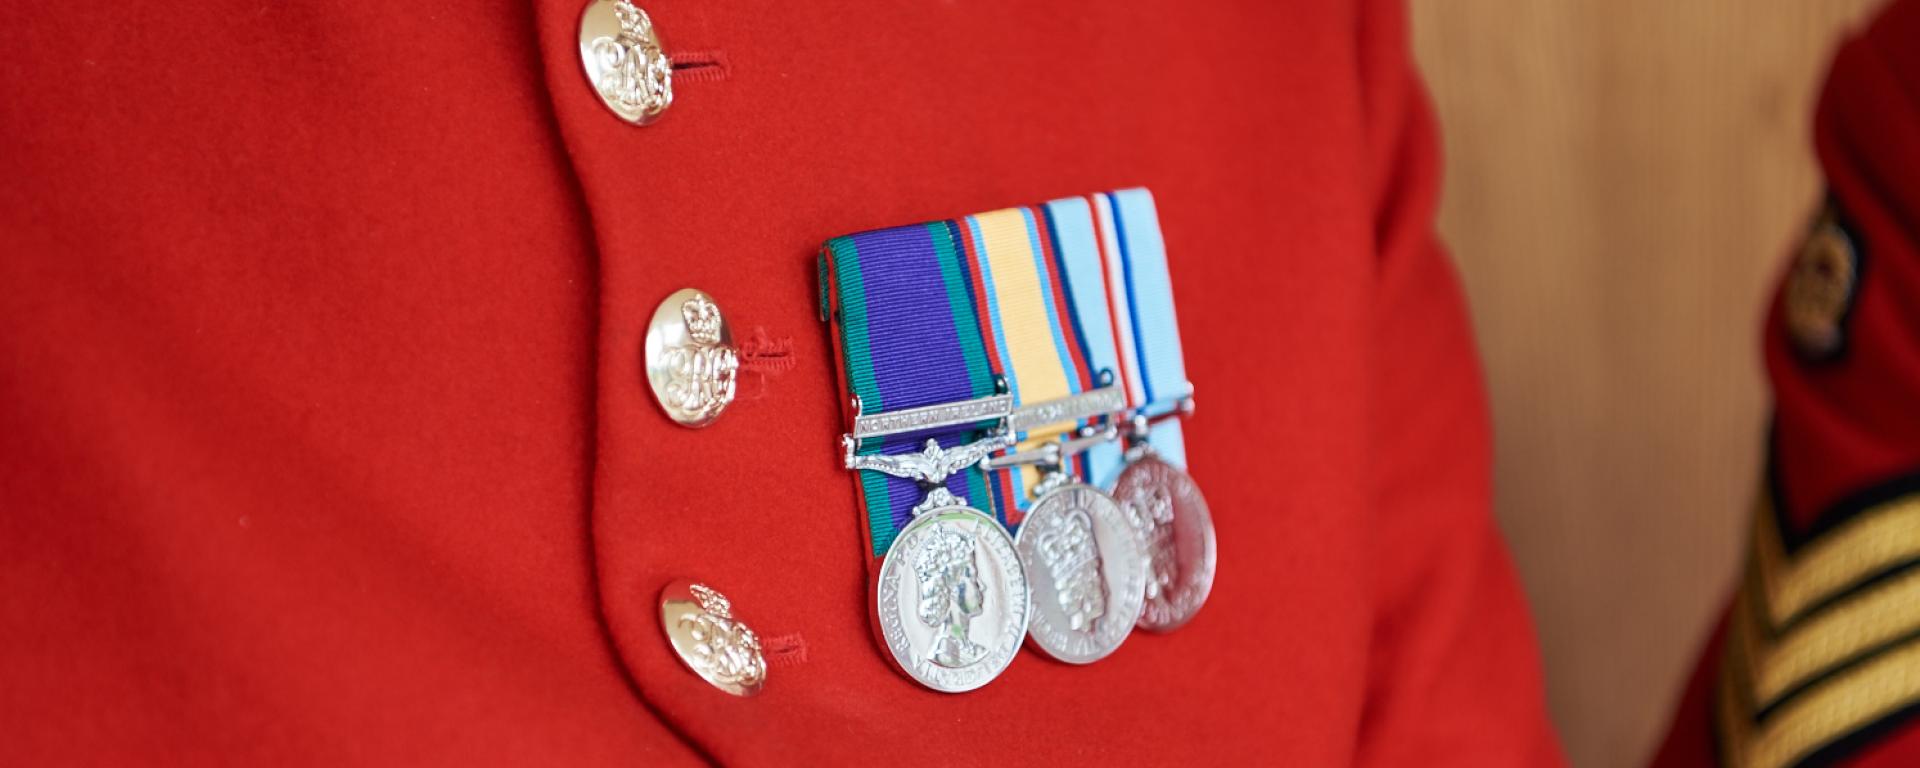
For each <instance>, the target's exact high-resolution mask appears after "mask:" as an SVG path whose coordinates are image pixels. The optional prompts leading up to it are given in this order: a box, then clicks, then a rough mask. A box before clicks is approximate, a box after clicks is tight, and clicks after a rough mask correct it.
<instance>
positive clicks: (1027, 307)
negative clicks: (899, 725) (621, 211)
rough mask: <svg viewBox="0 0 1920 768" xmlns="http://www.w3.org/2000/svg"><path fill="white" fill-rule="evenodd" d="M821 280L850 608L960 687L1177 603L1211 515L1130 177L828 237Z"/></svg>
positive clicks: (1068, 655)
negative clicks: (1024, 203)
mask: <svg viewBox="0 0 1920 768" xmlns="http://www.w3.org/2000/svg"><path fill="white" fill-rule="evenodd" d="M821 278H822V280H821V283H822V308H823V315H824V317H825V318H826V319H827V320H828V322H829V323H830V324H831V326H832V333H833V336H834V341H835V345H834V346H835V352H836V356H837V358H838V363H839V366H838V368H839V370H840V372H841V376H842V379H841V383H842V385H843V391H844V392H845V393H846V395H847V403H848V422H849V431H848V433H847V434H845V435H844V436H843V437H842V438H841V442H842V447H843V449H844V452H845V461H846V467H847V469H849V470H851V471H852V472H853V473H854V477H855V482H856V486H857V490H858V493H857V496H858V498H859V501H860V506H861V512H862V515H863V517H864V519H865V521H866V526H865V530H866V532H867V543H868V546H869V552H868V554H869V555H870V556H872V557H877V558H880V560H879V563H878V566H877V568H876V569H875V570H876V571H877V575H876V577H875V580H874V585H873V602H872V608H873V613H874V615H873V623H874V628H875V632H876V634H877V635H878V637H879V639H880V642H881V644H882V645H883V646H885V647H886V648H887V650H888V652H889V655H890V656H891V658H892V660H893V661H894V663H895V664H896V665H897V666H898V667H899V668H900V669H901V670H902V671H903V672H905V673H906V674H907V675H908V676H909V677H911V678H912V679H914V680H915V681H917V682H919V683H921V684H922V685H925V686H927V687H929V688H932V689H935V690H939V691H946V692H962V691H969V690H973V689H975V688H979V687H980V686H982V685H985V684H987V683H988V682H991V681H992V680H993V679H994V678H995V677H997V676H999V674H1000V673H1001V672H1002V671H1003V670H1005V669H1006V667H1007V665H1008V664H1010V663H1012V661H1013V657H1014V656H1015V655H1016V654H1017V653H1018V651H1019V649H1020V646H1021V644H1022V643H1023V642H1029V643H1030V644H1031V645H1033V646H1034V647H1035V648H1037V649H1038V650H1039V651H1041V652H1042V653H1045V654H1047V655H1048V656H1050V657H1052V658H1054V659H1057V660H1059V661H1062V662H1067V663H1072V664H1088V663H1092V662H1095V661H1098V660H1100V659H1102V658H1105V657H1106V656H1107V655H1109V654H1111V653H1113V652H1114V650H1116V649H1117V648H1119V646H1120V644H1121V643H1122V642H1123V641H1124V640H1126V638H1127V636H1128V635H1130V634H1131V633H1132V631H1133V630H1134V629H1135V628H1136V627H1138V628H1141V629H1146V630H1150V631H1156V632H1164V631H1169V630H1172V629H1174V628H1177V627H1179V626H1180V625H1181V624H1184V623H1185V622H1186V621H1187V620H1188V619H1190V618H1192V617H1193V615H1194V613H1195V612H1197V611H1198V610H1199V609H1200V606H1201V604H1202V603H1204V602H1205V601H1206V598H1207V593H1208V591H1209V590H1210V589H1211V588H1212V584H1213V572H1214V561H1215V557H1216V555H1215V545H1214V532H1213V523H1212V520H1211V517H1210V515H1209V512H1208V510H1207V505H1206V501H1205V499H1204V498H1203V497H1202V496H1201V494H1200V491H1199V488H1198V487H1197V486H1196V485H1194V483H1193V480H1192V479H1191V478H1190V477H1188V476H1187V474H1186V472H1185V471H1183V470H1182V467H1183V466H1184V465H1185V463H1186V461H1185V450H1184V444H1183V440H1182V436H1181V431H1180V418H1181V417H1183V416H1185V415H1187V414H1190V413H1191V412H1192V405H1193V387H1192V385H1191V384H1190V383H1189V382H1188V381H1187V378H1186V369H1185V362H1184V360H1183V358H1182V355H1181V350H1180V338H1179V329H1178V325H1177V323H1176V321H1175V316H1174V311H1173V292H1172V284H1171V282H1170V280H1169V278H1168V274H1167V261H1166V248H1165V244H1164V242H1163V241H1162V239H1161V235H1160V228H1159V222H1158V217H1157V214H1156V213H1155V211H1154V205H1153V198H1152V196H1151V195H1150V194H1148V192H1147V191H1146V190H1144V189H1129V190H1122V191H1118V192H1109V193H1099V194H1094V195H1088V196H1085V197H1072V198H1064V199H1060V200H1054V201H1051V202H1048V203H1045V204H1042V205H1036V206H1028V207H1021V208H1009V209H1005V210H999V211H993V212H989V213H981V214H975V215H972V216H966V217H963V218H959V219H950V220H945V221H934V222H927V223H923V224H914V225H910V226H904V227H894V228H890V229H882V230H874V231H870V232H862V233H859V234H854V235H848V236H845V237H839V238H835V239H833V240H830V241H828V242H827V244H826V246H825V248H824V250H823V253H822V256H821Z"/></svg>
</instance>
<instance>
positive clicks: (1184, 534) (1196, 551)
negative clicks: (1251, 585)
mask: <svg viewBox="0 0 1920 768" xmlns="http://www.w3.org/2000/svg"><path fill="white" fill-rule="evenodd" d="M1134 451H1135V453H1134V455H1133V456H1132V457H1131V458H1132V460H1131V461H1129V462H1128V464H1127V467H1126V469H1124V470H1121V472H1120V478H1119V479H1118V480H1116V481H1115V482H1114V486H1113V497H1114V498H1115V499H1116V500H1118V501H1119V502H1120V505H1121V506H1122V507H1125V508H1126V510H1127V511H1128V512H1129V513H1130V514H1131V516H1132V518H1133V521H1134V524H1135V525H1136V526H1138V527H1139V529H1140V530H1141V531H1143V532H1144V533H1145V534H1146V539H1147V584H1146V607H1145V608H1143V609H1142V610H1141V612H1140V628H1141V629H1145V630H1149V631H1153V632H1167V631H1170V630H1173V629H1176V628H1178V627H1179V626H1180V625H1182V624H1185V623H1187V622H1188V621H1189V620H1191V619H1193V616H1194V614H1196V613H1199V612H1200V606H1201V605H1203V604H1205V603H1206V602H1207V595H1208V593H1210V592H1212V591H1213V570H1214V564H1215V559H1216V558H1217V557H1218V553H1217V551H1216V549H1215V542H1214V533H1213V515H1212V514H1211V513H1210V512H1209V511H1208V510H1207V499H1206V497H1204V496H1202V495H1200V486H1199V485H1197V484H1195V483H1194V482H1193V478H1192V477H1189V476H1188V475H1187V473H1185V472H1183V471H1181V470H1180V468H1179V467H1176V466H1174V465H1172V464H1168V463H1167V462H1166V461H1164V460H1162V459H1160V458H1159V457H1158V456H1155V455H1154V454H1153V453H1152V452H1151V451H1150V450H1146V449H1145V448H1144V447H1141V448H1136V449H1134Z"/></svg>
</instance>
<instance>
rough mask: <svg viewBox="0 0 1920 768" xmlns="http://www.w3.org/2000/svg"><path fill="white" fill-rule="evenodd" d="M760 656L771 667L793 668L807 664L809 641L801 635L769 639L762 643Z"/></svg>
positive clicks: (795, 634)
mask: <svg viewBox="0 0 1920 768" xmlns="http://www.w3.org/2000/svg"><path fill="white" fill-rule="evenodd" d="M760 655H761V656H762V657H763V658H765V659H766V660H767V666H769V667H791V666H794V665H797V664H805V663H807V641H806V639H805V638H802V637H801V636H800V634H799V633H797V632H796V633H794V634H791V635H779V636H776V637H769V638H767V639H766V640H763V641H761V643H760Z"/></svg>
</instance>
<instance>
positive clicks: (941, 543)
mask: <svg viewBox="0 0 1920 768" xmlns="http://www.w3.org/2000/svg"><path fill="white" fill-rule="evenodd" d="M1030 607H1031V595H1030V594H1029V593H1028V588H1027V574H1026V570H1025V569H1024V568H1022V567H1021V565H1020V556H1019V554H1018V553H1016V552H1015V551H1014V547H1013V538H1012V537H1011V536H1008V535H1007V531H1006V529H1004V528H1001V527H1000V523H999V522H998V521H996V520H994V519H993V518H992V517H989V516H987V515H986V514H985V513H983V512H981V511H980V510H977V509H974V508H972V507H967V506H944V507H937V508H934V509H931V510H928V511H926V512H923V513H921V514H920V515H919V516H918V517H915V518H914V519H913V522H911V523H908V524H907V527H906V528H904V529H902V530H901V531H900V534H899V535H898V536H897V537H895V538H894V540H893V544H892V546H890V547H888V548H887V556H886V560H885V561H883V562H882V563H881V566H880V578H879V580H878V581H877V582H875V584H874V600H873V609H874V613H875V614H876V615H875V620H876V621H875V623H876V624H877V625H878V626H879V627H880V634H881V638H882V640H884V641H885V643H886V646H887V650H888V651H889V652H891V655H892V657H893V661H894V663H895V664H897V665H899V667H900V669H901V670H903V671H905V672H906V673H907V675H908V676H910V677H912V678H913V679H914V680H916V681H919V683H920V684H921V685H924V686H927V687H928V688H932V689H934V690H936V691H944V692H947V693H959V692H961V691H971V690H973V689H975V688H979V687H980V686H983V685H986V684H987V683H988V682H991V681H992V680H993V679H994V678H995V677H998V676H999V675H1000V672H1001V671H1002V670H1005V669H1006V668H1007V664H1009V663H1011V662H1012V661H1013V657H1014V654H1015V653H1017V652H1018V651H1019V650H1020V640H1021V638H1023V637H1025V636H1026V634H1027V615H1028V612H1029V610H1030Z"/></svg>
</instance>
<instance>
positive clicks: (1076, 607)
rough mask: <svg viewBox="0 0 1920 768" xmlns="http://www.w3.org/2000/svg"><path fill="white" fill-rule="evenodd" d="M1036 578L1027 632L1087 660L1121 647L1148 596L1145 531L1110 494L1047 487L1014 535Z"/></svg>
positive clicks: (1039, 643) (1055, 651)
mask: <svg viewBox="0 0 1920 768" xmlns="http://www.w3.org/2000/svg"><path fill="white" fill-rule="evenodd" d="M1014 546H1015V548H1016V549H1018V550H1019V552H1020V559H1021V561H1022V562H1025V563H1026V564H1027V569H1028V573H1029V577H1030V578H1031V579H1032V583H1033V617H1032V619H1031V621H1030V622H1029V623H1028V628H1027V629H1028V639H1029V640H1030V641H1031V642H1032V643H1033V644H1034V646H1035V647H1037V648H1039V649H1040V650H1041V651H1043V652H1045V653H1046V654H1047V655H1049V656H1052V657H1053V658H1055V659H1059V660H1061V661H1064V662H1068V663H1070V664H1089V663H1092V662H1095V661H1099V660H1100V659H1103V658H1106V656H1107V655H1108V654H1110V653H1113V652H1114V650H1115V649H1118V648H1119V647H1120V643H1121V641H1124V640H1126V639H1127V635H1128V634H1131V633H1132V631H1133V627H1134V624H1135V623H1137V622H1138V621H1139V619H1140V611H1141V609H1142V608H1143V605H1144V600H1145V597H1146V577H1147V568H1146V556H1147V551H1146V538H1145V536H1144V535H1143V532H1142V531H1141V530H1140V529H1139V528H1138V527H1136V526H1135V525H1134V524H1133V521H1132V520H1131V519H1129V517H1128V515H1127V513H1126V511H1125V510H1123V509H1121V507H1120V505H1119V503H1117V502H1115V501H1114V500H1113V498H1112V497H1109V496H1108V495H1107V494H1105V493H1102V492H1100V490H1099V489H1097V488H1094V487H1093V486H1090V485H1085V484H1082V483H1065V484H1062V485H1060V486H1058V487H1056V488H1053V489H1051V490H1049V491H1047V492H1046V493H1045V494H1044V495H1042V496H1041V497H1040V500H1039V501H1036V502H1034V505H1033V507H1032V509H1030V510H1028V512H1027V517H1026V520H1025V522H1023V523H1022V524H1021V526H1020V534H1019V535H1018V536H1016V537H1015V539H1014Z"/></svg>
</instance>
